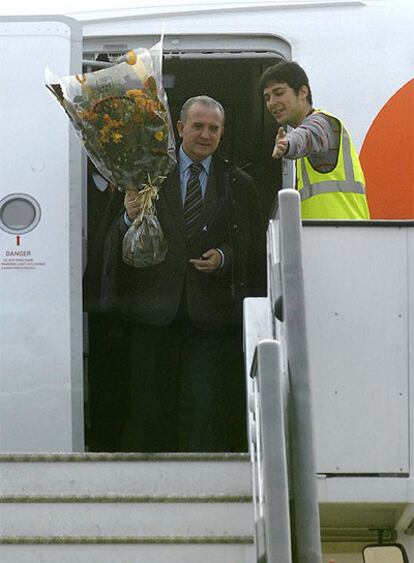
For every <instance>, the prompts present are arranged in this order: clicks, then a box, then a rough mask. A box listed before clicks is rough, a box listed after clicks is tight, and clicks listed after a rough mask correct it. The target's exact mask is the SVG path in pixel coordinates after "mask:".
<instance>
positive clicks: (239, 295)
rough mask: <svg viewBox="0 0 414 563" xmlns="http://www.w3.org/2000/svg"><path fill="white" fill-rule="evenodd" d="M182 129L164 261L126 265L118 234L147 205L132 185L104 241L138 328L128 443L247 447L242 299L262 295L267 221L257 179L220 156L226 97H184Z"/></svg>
mask: <svg viewBox="0 0 414 563" xmlns="http://www.w3.org/2000/svg"><path fill="white" fill-rule="evenodd" d="M177 129H178V132H179V135H180V137H181V139H182V144H181V147H180V149H179V151H178V161H177V166H176V168H175V170H174V171H173V172H172V173H171V174H170V175H169V177H168V178H167V179H166V180H165V182H164V184H163V185H162V187H161V189H160V192H159V199H158V201H157V203H156V208H157V215H158V219H159V221H160V224H161V226H162V230H163V233H164V235H165V238H166V240H167V243H168V252H167V255H166V257H165V259H164V261H163V262H161V263H160V264H157V265H155V266H151V267H148V268H134V267H131V266H127V265H126V264H124V263H122V259H121V254H122V250H121V246H122V238H123V236H124V234H125V232H126V230H127V229H128V225H129V224H130V223H131V222H132V221H133V220H134V218H135V217H136V216H137V214H138V213H139V211H140V203H139V197H138V198H137V196H136V193H135V192H127V194H126V196H125V199H124V206H125V209H124V210H123V211H122V213H121V215H120V216H118V217H117V219H116V220H115V221H114V222H113V223H112V226H111V228H110V230H109V232H108V236H107V238H106V243H105V248H106V257H105V264H104V278H105V277H108V279H115V280H116V298H117V300H118V302H119V306H120V308H121V310H122V312H123V315H124V317H126V318H127V319H128V322H129V325H130V336H131V354H130V361H131V381H130V393H129V408H128V411H127V417H126V426H125V431H124V443H123V449H125V450H126V451H196V452H197V451H198V452H202V451H242V450H244V449H245V447H246V442H245V432H246V429H245V422H244V420H245V401H244V388H245V382H244V370H243V351H242V337H241V332H242V331H241V328H242V301H243V298H244V297H246V296H250V295H260V294H263V291H264V287H265V242H264V241H265V234H264V226H263V223H262V221H261V219H260V217H259V212H258V202H257V197H256V191H255V188H254V185H253V181H252V180H251V178H250V176H248V175H247V174H246V173H244V172H243V171H242V170H241V169H239V168H238V167H236V166H234V165H233V164H231V163H230V162H228V161H226V160H224V159H222V158H220V157H219V156H216V155H215V154H214V153H215V151H216V149H217V147H218V145H219V143H220V139H221V136H222V134H223V132H224V110H223V107H222V106H221V104H219V103H218V102H217V101H215V100H213V99H212V98H209V97H207V96H197V97H195V98H191V99H189V100H187V102H186V103H185V104H184V105H183V108H182V111H181V115H180V121H178V123H177ZM194 165H195V166H194ZM194 169H195V170H194Z"/></svg>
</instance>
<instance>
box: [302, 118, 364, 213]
mask: <svg viewBox="0 0 414 563" xmlns="http://www.w3.org/2000/svg"><path fill="white" fill-rule="evenodd" d="M315 111H317V112H320V113H323V114H325V115H327V116H329V117H334V118H335V119H336V120H337V121H338V122H339V124H340V142H339V151H338V160H337V162H336V166H335V168H334V169H333V170H331V171H330V172H318V171H317V170H315V168H314V167H313V166H312V164H311V162H310V160H309V159H308V158H307V157H304V158H298V159H297V161H296V178H297V188H298V190H299V193H300V200H301V211H302V219H369V218H370V216H369V209H368V203H367V198H366V193H365V178H364V173H363V171H362V168H361V164H360V162H359V157H358V153H357V151H356V149H355V146H354V144H353V142H352V139H351V137H350V135H349V132H348V131H347V129H346V127H345V126H344V124H343V123H342V121H341V120H340V119H338V118H337V117H335V116H334V115H331V114H329V113H327V112H325V111H321V110H315Z"/></svg>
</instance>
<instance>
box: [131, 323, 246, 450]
mask: <svg viewBox="0 0 414 563" xmlns="http://www.w3.org/2000/svg"><path fill="white" fill-rule="evenodd" d="M130 336H131V338H130V344H131V350H130V362H131V369H130V375H131V378H130V392H129V405H128V410H127V415H126V424H125V428H124V435H123V441H122V450H123V451H135V452H224V451H246V444H247V440H246V414H245V413H246V407H245V380H244V368H243V352H242V340H241V334H240V333H236V334H223V333H220V332H215V331H206V330H200V329H199V328H196V327H194V326H193V325H192V324H191V322H190V321H189V319H188V318H186V317H185V316H184V317H182V316H179V317H177V319H176V320H175V321H174V322H173V323H171V324H170V325H168V326H151V325H142V324H135V325H133V326H131V329H130Z"/></svg>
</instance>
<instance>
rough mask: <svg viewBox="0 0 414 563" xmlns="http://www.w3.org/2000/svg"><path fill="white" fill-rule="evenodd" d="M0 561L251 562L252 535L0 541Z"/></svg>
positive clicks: (33, 562)
mask: <svg viewBox="0 0 414 563" xmlns="http://www.w3.org/2000/svg"><path fill="white" fill-rule="evenodd" d="M0 561H1V562H2V563H56V562H57V561H58V562H59V563H254V561H255V551H254V546H253V539H252V538H250V539H249V541H247V540H246V542H244V541H243V542H238V543H233V544H229V543H224V542H223V543H220V542H217V543H212V542H210V543H208V544H206V543H203V544H201V543H191V544H188V543H187V544H184V543H179V542H176V543H175V544H173V543H172V542H171V543H167V542H164V543H153V544H151V545H149V544H147V543H116V542H115V543H112V544H111V545H104V544H103V543H99V544H97V543H90V542H86V541H85V542H82V543H76V542H73V543H61V544H47V545H38V544H35V545H33V543H26V544H19V545H0Z"/></svg>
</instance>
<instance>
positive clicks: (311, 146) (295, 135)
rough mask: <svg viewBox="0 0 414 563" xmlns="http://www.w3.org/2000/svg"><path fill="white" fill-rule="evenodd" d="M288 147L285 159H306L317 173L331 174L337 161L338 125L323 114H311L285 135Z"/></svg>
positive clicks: (334, 120) (331, 118) (336, 121)
mask: <svg viewBox="0 0 414 563" xmlns="http://www.w3.org/2000/svg"><path fill="white" fill-rule="evenodd" d="M287 139H288V141H289V147H288V150H287V152H286V153H285V154H284V157H285V158H289V159H291V160H296V159H298V158H302V157H304V156H306V157H308V158H309V160H310V162H311V164H312V166H313V167H314V168H315V169H316V170H317V171H318V172H331V171H332V170H333V169H334V168H335V166H336V163H337V160H338V151H339V142H340V124H339V122H338V120H337V119H335V118H334V117H331V116H327V115H325V114H323V113H319V112H317V113H311V114H310V115H308V116H307V117H305V119H304V120H303V121H302V123H301V124H300V125H299V126H298V127H296V128H295V129H292V130H290V131H289V132H288V134H287Z"/></svg>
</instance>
